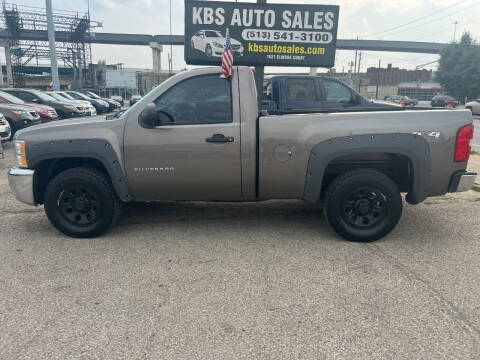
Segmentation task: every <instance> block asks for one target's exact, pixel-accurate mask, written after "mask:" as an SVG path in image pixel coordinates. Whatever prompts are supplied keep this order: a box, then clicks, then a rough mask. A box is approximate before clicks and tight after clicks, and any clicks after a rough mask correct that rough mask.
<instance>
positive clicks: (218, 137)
mask: <svg viewBox="0 0 480 360" xmlns="http://www.w3.org/2000/svg"><path fill="white" fill-rule="evenodd" d="M234 140H235V139H234V138H233V137H231V136H225V135H223V134H214V135H212V137H209V138H206V139H205V141H206V142H209V143H230V142H233V141H234Z"/></svg>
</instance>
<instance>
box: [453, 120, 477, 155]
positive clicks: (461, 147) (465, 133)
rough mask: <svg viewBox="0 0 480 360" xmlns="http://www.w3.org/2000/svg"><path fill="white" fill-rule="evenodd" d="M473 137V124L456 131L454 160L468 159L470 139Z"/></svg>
mask: <svg viewBox="0 0 480 360" xmlns="http://www.w3.org/2000/svg"><path fill="white" fill-rule="evenodd" d="M472 139H473V125H472V124H470V125H467V126H464V127H462V128H460V130H458V133H457V143H456V144H455V160H454V161H455V162H464V161H468V159H469V158H470V151H471V150H472V147H471V146H470V140H472Z"/></svg>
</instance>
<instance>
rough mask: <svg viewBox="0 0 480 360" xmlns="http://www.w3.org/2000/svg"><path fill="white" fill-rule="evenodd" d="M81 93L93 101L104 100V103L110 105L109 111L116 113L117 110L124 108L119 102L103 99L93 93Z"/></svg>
mask: <svg viewBox="0 0 480 360" xmlns="http://www.w3.org/2000/svg"><path fill="white" fill-rule="evenodd" d="M81 93H82V94H84V95H87V96H88V97H89V98H91V99H95V100H103V101H105V102H107V103H108V111H115V110H117V109H120V108H121V107H122V105H121V104H120V103H119V102H118V101H115V100H112V99H108V98H102V97H100V96H98V95H97V94H95V93H94V92H92V91H87V90H83V91H81Z"/></svg>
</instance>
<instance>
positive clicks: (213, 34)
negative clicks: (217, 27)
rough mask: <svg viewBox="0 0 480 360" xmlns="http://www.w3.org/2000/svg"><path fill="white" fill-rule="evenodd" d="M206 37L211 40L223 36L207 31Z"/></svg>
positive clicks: (216, 32)
mask: <svg viewBox="0 0 480 360" xmlns="http://www.w3.org/2000/svg"><path fill="white" fill-rule="evenodd" d="M205 36H206V37H211V38H215V37H223V35H222V34H221V33H220V32H218V31H205Z"/></svg>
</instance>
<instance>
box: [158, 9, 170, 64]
mask: <svg viewBox="0 0 480 360" xmlns="http://www.w3.org/2000/svg"><path fill="white" fill-rule="evenodd" d="M170 36H172V0H170ZM160 55H161V54H160ZM168 70H169V71H168V72H169V73H170V74H171V73H173V45H172V44H170V56H169V58H168Z"/></svg>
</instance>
